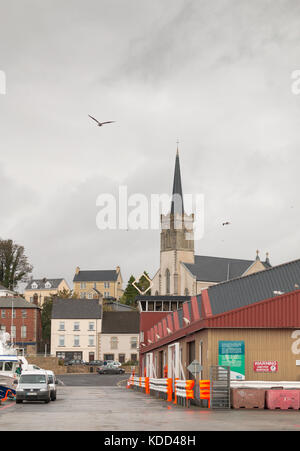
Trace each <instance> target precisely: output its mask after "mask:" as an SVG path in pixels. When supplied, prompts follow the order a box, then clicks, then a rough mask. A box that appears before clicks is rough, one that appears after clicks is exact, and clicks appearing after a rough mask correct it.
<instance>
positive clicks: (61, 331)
mask: <svg viewBox="0 0 300 451" xmlns="http://www.w3.org/2000/svg"><path fill="white" fill-rule="evenodd" d="M101 323H102V306H101V304H100V303H99V300H98V299H90V300H88V301H86V300H83V299H54V301H53V308H52V320H51V355H53V356H55V357H60V358H63V359H66V360H71V359H80V360H85V361H91V360H95V359H98V358H99V351H100V333H101V326H102V324H101Z"/></svg>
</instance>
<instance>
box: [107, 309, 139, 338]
mask: <svg viewBox="0 0 300 451" xmlns="http://www.w3.org/2000/svg"><path fill="white" fill-rule="evenodd" d="M139 331H140V315H139V312H137V311H134V312H103V320H102V333H103V334H138V333H139Z"/></svg>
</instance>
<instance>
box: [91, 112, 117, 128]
mask: <svg viewBox="0 0 300 451" xmlns="http://www.w3.org/2000/svg"><path fill="white" fill-rule="evenodd" d="M88 116H89V117H90V118H91V119H93V121H95V122H97V124H98V126H99V127H102V125H105V124H112V123H113V122H115V121H106V122H99V121H98V120H97V119H95V118H94V117H93V116H90V115H88Z"/></svg>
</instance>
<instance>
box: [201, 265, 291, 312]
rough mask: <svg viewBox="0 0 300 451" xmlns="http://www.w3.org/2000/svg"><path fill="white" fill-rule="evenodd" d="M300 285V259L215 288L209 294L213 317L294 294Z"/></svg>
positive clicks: (212, 287) (210, 288)
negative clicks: (286, 294) (282, 294)
mask: <svg viewBox="0 0 300 451" xmlns="http://www.w3.org/2000/svg"><path fill="white" fill-rule="evenodd" d="M297 284H298V285H299V286H300V259H299V260H295V261H292V262H289V263H284V264H282V265H278V266H274V267H272V268H270V269H266V270H265V271H260V272H256V273H254V274H251V275H249V276H246V277H241V278H238V279H234V280H230V281H228V282H224V283H220V284H218V285H214V286H211V287H209V288H208V289H207V292H208V296H209V300H210V305H211V310H212V314H213V315H218V314H219V313H223V312H227V311H229V310H234V309H237V308H240V307H244V306H246V305H249V304H253V303H255V302H258V301H262V300H264V299H269V298H273V297H274V296H275V295H276V292H282V293H288V292H291V291H294V290H295V285H297Z"/></svg>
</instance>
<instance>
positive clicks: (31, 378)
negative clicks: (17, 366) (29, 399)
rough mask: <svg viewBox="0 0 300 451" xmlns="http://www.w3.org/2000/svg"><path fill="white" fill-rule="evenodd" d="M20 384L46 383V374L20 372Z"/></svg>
mask: <svg viewBox="0 0 300 451" xmlns="http://www.w3.org/2000/svg"><path fill="white" fill-rule="evenodd" d="M20 384H46V376H44V375H43V374H22V376H21V377H20Z"/></svg>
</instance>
